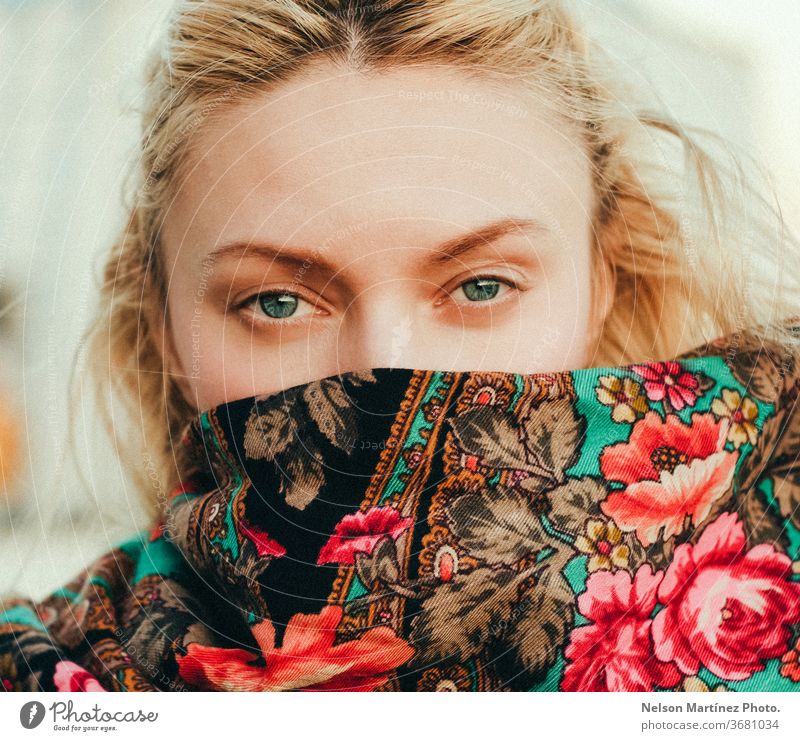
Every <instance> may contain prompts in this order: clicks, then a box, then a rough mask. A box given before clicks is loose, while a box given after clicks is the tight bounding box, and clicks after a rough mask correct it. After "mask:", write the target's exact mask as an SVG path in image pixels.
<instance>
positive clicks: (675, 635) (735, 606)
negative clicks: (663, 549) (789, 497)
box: [653, 512, 800, 680]
mask: <svg viewBox="0 0 800 741" xmlns="http://www.w3.org/2000/svg"><path fill="white" fill-rule="evenodd" d="M745 547H746V539H745V534H744V528H743V526H742V523H741V522H740V521H739V518H738V515H737V514H736V513H734V512H725V513H723V514H721V515H720V516H719V517H717V519H716V520H714V522H712V523H711V524H710V525H709V526H708V527H707V528H706V529H705V530H704V531H703V533H702V535H701V536H700V538H699V540H698V541H697V544H696V545H691V544H690V543H683V544H681V545H679V546H678V547H677V548H676V549H675V553H674V556H673V560H672V563H671V564H670V566H669V568H668V569H667V573H666V574H665V575H664V579H663V581H662V582H661V585H660V586H659V589H658V598H659V601H660V602H662V603H664V604H665V607H664V609H663V610H661V611H660V612H659V613H658V614H657V615H656V616H655V618H654V619H653V640H654V642H655V653H656V656H657V657H658V658H659V659H661V660H662V661H674V662H675V663H676V664H677V666H678V668H680V669H681V671H683V672H685V673H686V674H696V673H697V671H698V669H699V668H700V665H701V664H702V665H703V666H705V667H706V668H707V669H708V670H709V671H710V672H712V673H713V674H715V675H716V676H717V677H719V678H720V679H733V680H739V679H747V678H748V677H750V676H751V675H752V674H754V673H755V672H757V671H761V669H763V666H762V664H763V663H764V662H766V661H767V660H768V659H773V658H777V657H779V656H781V655H782V654H783V653H784V652H785V651H786V647H787V642H788V640H789V638H790V636H791V631H790V629H789V627H788V626H790V625H791V624H792V623H796V622H798V621H800V583H797V582H792V581H789V577H790V576H791V573H792V570H791V559H790V558H789V557H788V556H786V555H785V554H783V553H780V552H779V551H776V550H775V548H774V547H773V546H772V545H771V544H769V543H762V544H760V545H757V546H755V547H753V548H751V549H750V550H748V551H746V550H745Z"/></svg>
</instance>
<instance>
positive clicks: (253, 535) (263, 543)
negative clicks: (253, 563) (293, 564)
mask: <svg viewBox="0 0 800 741" xmlns="http://www.w3.org/2000/svg"><path fill="white" fill-rule="evenodd" d="M239 530H240V531H241V533H242V535H244V536H245V537H246V538H248V539H249V540H251V541H252V542H253V545H255V547H256V551H257V552H258V555H259V556H273V557H274V558H280V557H281V556H284V555H286V549H285V548H284V547H283V546H282V545H281V544H280V543H279V542H278V541H277V540H275V539H274V538H271V537H270V536H269V535H268V534H267V533H265V532H264V531H263V530H261V528H259V527H257V526H256V525H253V524H251V523H250V522H249V521H247V520H241V521H240V522H239Z"/></svg>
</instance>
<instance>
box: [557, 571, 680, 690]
mask: <svg viewBox="0 0 800 741" xmlns="http://www.w3.org/2000/svg"><path fill="white" fill-rule="evenodd" d="M663 576H664V573H663V572H662V571H659V572H657V573H655V574H654V573H653V570H652V568H651V567H650V564H644V565H643V566H642V567H640V568H639V569H638V570H637V572H636V575H635V576H634V578H633V580H631V575H630V574H629V573H628V572H627V571H625V570H623V569H620V570H619V571H615V572H611V571H607V570H602V571H595V572H594V573H592V574H591V575H590V576H589V578H588V579H587V580H586V591H585V592H583V593H581V595H580V596H579V597H578V609H579V611H580V612H581V614H582V615H584V616H586V617H587V618H588V619H589V620H591V621H592V624H591V625H582V626H580V627H578V628H575V629H574V630H573V631H572V633H571V634H570V643H569V645H568V646H567V648H566V650H565V651H564V657H565V658H566V659H571V663H568V664H567V667H566V669H565V670H564V678H563V679H562V682H561V689H562V691H564V692H651V691H652V690H653V687H654V686H655V685H659V686H661V687H673V686H675V685H676V684H677V683H678V682H679V681H680V679H681V675H680V673H679V672H678V670H677V669H676V668H675V666H674V665H673V664H671V663H667V662H662V661H659V660H658V659H656V658H655V657H654V656H653V647H652V643H651V640H650V625H651V623H652V620H651V619H650V613H651V612H652V611H653V608H654V607H655V605H656V591H657V589H658V585H659V582H660V581H661V579H662V578H663Z"/></svg>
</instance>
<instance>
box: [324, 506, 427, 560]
mask: <svg viewBox="0 0 800 741" xmlns="http://www.w3.org/2000/svg"><path fill="white" fill-rule="evenodd" d="M413 523H414V518H413V517H401V516H400V512H399V511H398V510H397V509H395V508H394V507H392V506H391V505H386V506H384V507H370V508H369V509H368V510H367V511H366V512H361V511H359V512H356V513H354V514H352V515H345V516H344V517H343V518H342V519H341V520H340V521H339V522H338V523H336V528H335V529H334V533H333V535H331V537H330V538H329V539H328V542H327V543H325V545H324V546H322V549H321V550H320V552H319V557H318V558H317V564H323V563H341V564H353V563H355V555H356V553H366V554H367V555H370V554H371V553H372V551H373V549H374V548H375V545H376V544H377V542H378V541H379V540H380V539H381V538H385V537H387V536H391V537H392V538H394V539H395V540H397V538H399V537H400V535H402V533H404V532H405V531H406V530H408V528H409V527H411V525H412V524H413Z"/></svg>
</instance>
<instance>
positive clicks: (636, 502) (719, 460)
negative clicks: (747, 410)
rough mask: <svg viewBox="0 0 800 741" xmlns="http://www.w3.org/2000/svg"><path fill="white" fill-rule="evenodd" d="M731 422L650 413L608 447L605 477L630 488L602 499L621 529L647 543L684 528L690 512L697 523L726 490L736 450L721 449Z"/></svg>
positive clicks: (602, 459)
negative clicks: (627, 436)
mask: <svg viewBox="0 0 800 741" xmlns="http://www.w3.org/2000/svg"><path fill="white" fill-rule="evenodd" d="M728 424H729V421H728V419H727V418H723V419H720V420H716V419H715V418H714V415H712V414H700V413H698V412H695V413H694V414H693V415H692V418H691V422H690V423H689V424H686V423H685V422H683V421H681V420H680V419H679V418H678V417H676V416H675V415H667V419H666V421H664V420H663V419H662V418H661V415H659V413H658V412H655V411H652V410H651V411H649V412H647V413H646V414H645V416H644V417H643V418H642V419H641V420H640V421H639V422H637V423H636V424H635V425H634V426H633V430H632V432H631V436H630V439H629V441H628V442H626V443H617V444H615V445H610V446H608V447H607V448H606V449H605V450H604V451H603V453H602V455H601V456H600V470H601V471H602V473H603V476H605V477H606V478H607V479H610V480H614V481H621V482H623V483H624V484H627V485H628V486H627V487H626V488H625V489H622V490H619V491H615V492H612V493H611V494H609V495H608V497H607V498H606V499H605V500H604V501H603V502H601V503H600V507H601V509H602V510H603V512H604V513H605V514H606V515H608V516H609V517H611V518H612V519H613V520H614V522H615V523H616V524H617V526H618V527H619V528H620V530H623V531H625V532H631V531H632V530H635V531H636V536H637V537H638V538H639V541H640V542H641V543H642V545H644V546H649V545H651V544H652V543H654V542H655V541H656V540H657V539H658V537H659V530H660V529H661V528H662V527H663V528H664V532H663V534H662V536H661V537H663V539H664V540H667V539H668V538H669V537H670V536H672V535H674V534H677V533H680V532H681V531H682V530H683V525H684V519H685V517H686V515H687V514H688V515H691V519H692V522H693V524H694V525H698V524H699V523H700V522H702V521H703V519H704V518H705V517H706V516H707V515H708V513H709V511H710V510H711V505H712V504H713V502H714V501H715V500H717V499H719V497H721V496H722V495H723V494H725V493H726V492H727V491H728V488H729V487H730V485H731V480H732V479H733V471H734V468H735V466H736V460H737V457H738V456H737V454H736V453H728V452H726V451H725V450H724V449H723V447H724V445H725V441H726V439H727V432H728Z"/></svg>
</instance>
